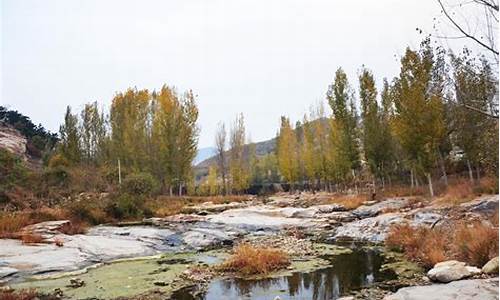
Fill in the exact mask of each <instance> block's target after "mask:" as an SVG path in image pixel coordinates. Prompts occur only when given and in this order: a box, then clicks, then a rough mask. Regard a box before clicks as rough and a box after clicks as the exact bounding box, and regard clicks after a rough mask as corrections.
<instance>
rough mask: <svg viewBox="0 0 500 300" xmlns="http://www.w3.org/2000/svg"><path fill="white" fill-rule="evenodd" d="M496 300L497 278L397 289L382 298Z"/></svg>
mask: <svg viewBox="0 0 500 300" xmlns="http://www.w3.org/2000/svg"><path fill="white" fill-rule="evenodd" d="M456 299H460V300H475V299H481V300H497V299H498V278H489V279H472V280H460V281H454V282H450V283H447V284H432V285H424V286H413V287H405V288H402V289H399V290H398V291H397V292H396V293H395V294H392V295H389V296H386V297H385V298H384V300H456Z"/></svg>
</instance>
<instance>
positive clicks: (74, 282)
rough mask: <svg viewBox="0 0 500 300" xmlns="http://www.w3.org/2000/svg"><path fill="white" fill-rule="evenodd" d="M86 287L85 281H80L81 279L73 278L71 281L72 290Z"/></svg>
mask: <svg viewBox="0 0 500 300" xmlns="http://www.w3.org/2000/svg"><path fill="white" fill-rule="evenodd" d="M84 285H85V281H83V280H81V279H79V278H71V279H70V280H69V285H68V287H71V288H74V289H76V288H79V287H82V286H84Z"/></svg>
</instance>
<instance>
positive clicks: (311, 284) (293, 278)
mask: <svg viewBox="0 0 500 300" xmlns="http://www.w3.org/2000/svg"><path fill="white" fill-rule="evenodd" d="M328 259H329V260H330V261H331V262H332V266H331V267H327V268H324V269H321V270H318V271H315V272H310V273H294V274H292V275H290V276H284V277H280V278H275V279H263V280H243V279H224V280H217V281H214V282H213V283H211V284H210V287H209V289H208V291H207V293H206V294H205V295H204V296H203V298H202V299H206V300H224V299H255V300H268V299H274V297H275V296H280V298H281V299H313V300H323V299H336V298H339V297H340V296H342V295H344V294H346V293H347V292H348V291H350V290H353V289H359V288H361V287H367V286H370V285H372V284H373V283H374V282H377V281H381V280H385V279H391V278H393V277H394V274H382V273H380V272H379V268H380V266H381V264H382V257H381V256H380V255H379V254H378V252H376V251H374V250H370V249H363V250H355V251H354V252H353V253H351V254H342V255H338V256H334V257H330V258H328ZM173 299H192V297H191V298H189V296H188V293H185V292H184V293H181V292H179V293H177V294H176V295H174V297H173Z"/></svg>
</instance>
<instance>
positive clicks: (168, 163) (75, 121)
mask: <svg viewBox="0 0 500 300" xmlns="http://www.w3.org/2000/svg"><path fill="white" fill-rule="evenodd" d="M197 119H198V108H197V105H196V101H195V95H194V94H193V92H192V91H187V92H184V93H182V94H179V93H178V92H177V91H176V90H175V89H174V88H172V87H169V86H166V85H165V86H163V87H162V88H161V89H160V90H159V91H153V92H150V91H148V90H146V89H144V90H137V89H128V90H127V91H125V92H123V93H117V94H116V95H115V97H114V98H113V100H112V103H111V107H110V110H109V113H108V114H106V113H105V112H104V111H103V109H99V107H98V105H97V102H93V103H89V104H85V106H84V108H83V109H82V111H81V112H80V114H75V113H73V112H72V110H71V108H70V107H69V106H68V107H67V110H66V114H65V117H64V124H63V125H61V127H60V130H59V134H60V142H59V143H58V146H57V149H56V155H54V156H53V158H52V159H51V162H50V163H49V164H52V165H58V164H64V165H70V166H92V167H103V166H106V167H108V169H110V170H112V176H113V177H114V178H115V180H118V179H119V178H120V177H122V176H124V175H126V174H132V173H145V174H147V175H148V176H152V177H153V178H154V179H155V181H156V182H157V183H158V185H159V189H160V191H161V192H162V193H167V192H168V193H170V195H172V194H173V193H174V192H178V193H179V194H182V193H183V190H184V189H185V188H186V186H187V185H188V184H190V183H191V182H192V180H193V174H192V167H191V164H192V161H193V159H194V157H195V155H196V151H197V143H198V135H199V128H198V126H197V123H196V122H197ZM118 166H120V167H119V169H118ZM118 172H120V174H118Z"/></svg>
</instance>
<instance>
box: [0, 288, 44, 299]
mask: <svg viewBox="0 0 500 300" xmlns="http://www.w3.org/2000/svg"><path fill="white" fill-rule="evenodd" d="M34 299H39V298H38V293H37V292H36V291H35V290H33V289H30V290H21V291H0V300H34Z"/></svg>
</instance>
